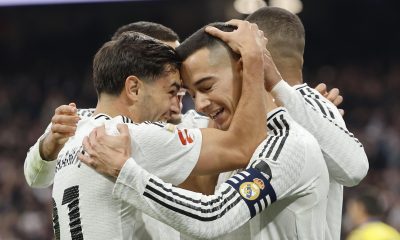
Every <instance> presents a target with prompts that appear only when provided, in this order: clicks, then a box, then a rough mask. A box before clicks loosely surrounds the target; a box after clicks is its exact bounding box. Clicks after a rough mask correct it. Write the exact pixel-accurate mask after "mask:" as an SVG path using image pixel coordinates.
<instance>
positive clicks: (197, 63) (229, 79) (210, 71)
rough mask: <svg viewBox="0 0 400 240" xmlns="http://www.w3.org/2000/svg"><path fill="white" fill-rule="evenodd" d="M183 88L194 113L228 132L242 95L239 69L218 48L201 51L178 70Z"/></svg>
mask: <svg viewBox="0 0 400 240" xmlns="http://www.w3.org/2000/svg"><path fill="white" fill-rule="evenodd" d="M181 76H182V80H183V83H184V85H185V86H186V87H187V88H188V90H189V93H190V95H191V96H192V97H193V101H194V103H195V107H196V111H198V112H201V113H204V114H206V115H207V116H209V117H210V118H211V119H213V120H214V121H215V127H216V128H218V129H221V130H227V129H228V128H229V125H230V123H231V121H232V117H233V114H234V112H235V110H236V107H237V104H238V102H239V99H240V94H241V82H242V81H241V66H240V64H239V63H238V61H237V60H234V59H233V58H231V56H230V54H229V52H228V50H227V49H226V48H225V47H222V46H220V45H218V46H215V47H213V48H211V49H209V48H205V47H204V48H201V49H199V50H198V51H196V52H194V53H193V54H192V55H190V56H189V57H188V58H187V59H186V60H185V61H184V62H183V63H182V67H181Z"/></svg>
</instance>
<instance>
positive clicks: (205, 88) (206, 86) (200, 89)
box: [199, 84, 212, 93]
mask: <svg viewBox="0 0 400 240" xmlns="http://www.w3.org/2000/svg"><path fill="white" fill-rule="evenodd" d="M211 89H212V85H211V84H207V85H204V86H201V87H199V91H200V92H203V93H205V92H208V91H210V90H211Z"/></svg>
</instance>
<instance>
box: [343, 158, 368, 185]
mask: <svg viewBox="0 0 400 240" xmlns="http://www.w3.org/2000/svg"><path fill="white" fill-rule="evenodd" d="M368 169H369V163H368V159H367V157H365V158H363V159H362V161H359V164H357V167H356V169H354V171H353V172H352V174H351V175H348V180H347V181H346V183H344V184H343V186H345V187H353V186H356V185H358V184H359V183H360V182H361V181H362V180H363V179H364V178H365V176H366V175H367V173H368Z"/></svg>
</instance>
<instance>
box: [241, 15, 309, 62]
mask: <svg viewBox="0 0 400 240" xmlns="http://www.w3.org/2000/svg"><path fill="white" fill-rule="evenodd" d="M246 20H247V21H249V22H251V23H256V24H257V26H258V28H259V29H260V30H262V31H263V32H264V35H265V36H266V37H267V38H268V45H267V48H268V50H269V51H270V52H271V54H272V57H273V58H274V57H275V56H274V54H273V52H278V51H279V53H280V54H279V55H280V56H282V55H283V56H285V55H288V56H290V55H291V54H297V55H299V54H301V57H302V56H303V53H304V46H305V30H304V26H303V24H302V22H301V20H300V18H299V17H298V16H297V15H295V14H293V13H291V12H289V11H287V10H285V9H283V8H278V7H263V8H260V9H258V10H257V11H255V12H254V13H252V14H251V15H249V16H248V17H247V18H246ZM268 46H271V47H270V48H269V47H268Z"/></svg>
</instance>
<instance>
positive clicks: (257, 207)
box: [226, 168, 276, 218]
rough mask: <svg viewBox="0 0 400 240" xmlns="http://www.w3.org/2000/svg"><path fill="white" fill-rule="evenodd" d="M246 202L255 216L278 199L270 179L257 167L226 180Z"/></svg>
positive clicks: (251, 213)
mask: <svg viewBox="0 0 400 240" xmlns="http://www.w3.org/2000/svg"><path fill="white" fill-rule="evenodd" d="M226 183H228V184H229V185H231V186H232V187H233V188H234V189H235V190H236V191H237V192H238V193H239V194H240V196H241V198H242V199H243V200H244V201H245V202H246V204H247V207H248V208H249V211H250V215H251V217H252V218H253V217H254V216H255V215H256V214H257V213H259V212H261V211H262V210H263V209H265V208H267V206H268V205H270V204H271V203H273V202H275V201H276V194H275V190H274V188H273V187H272V185H271V184H270V182H269V180H268V179H267V178H266V177H265V176H264V175H263V174H262V173H261V172H260V171H259V170H258V169H255V168H248V169H246V170H245V171H242V172H240V173H238V174H235V175H234V176H233V177H231V178H230V179H228V180H227V181H226Z"/></svg>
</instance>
